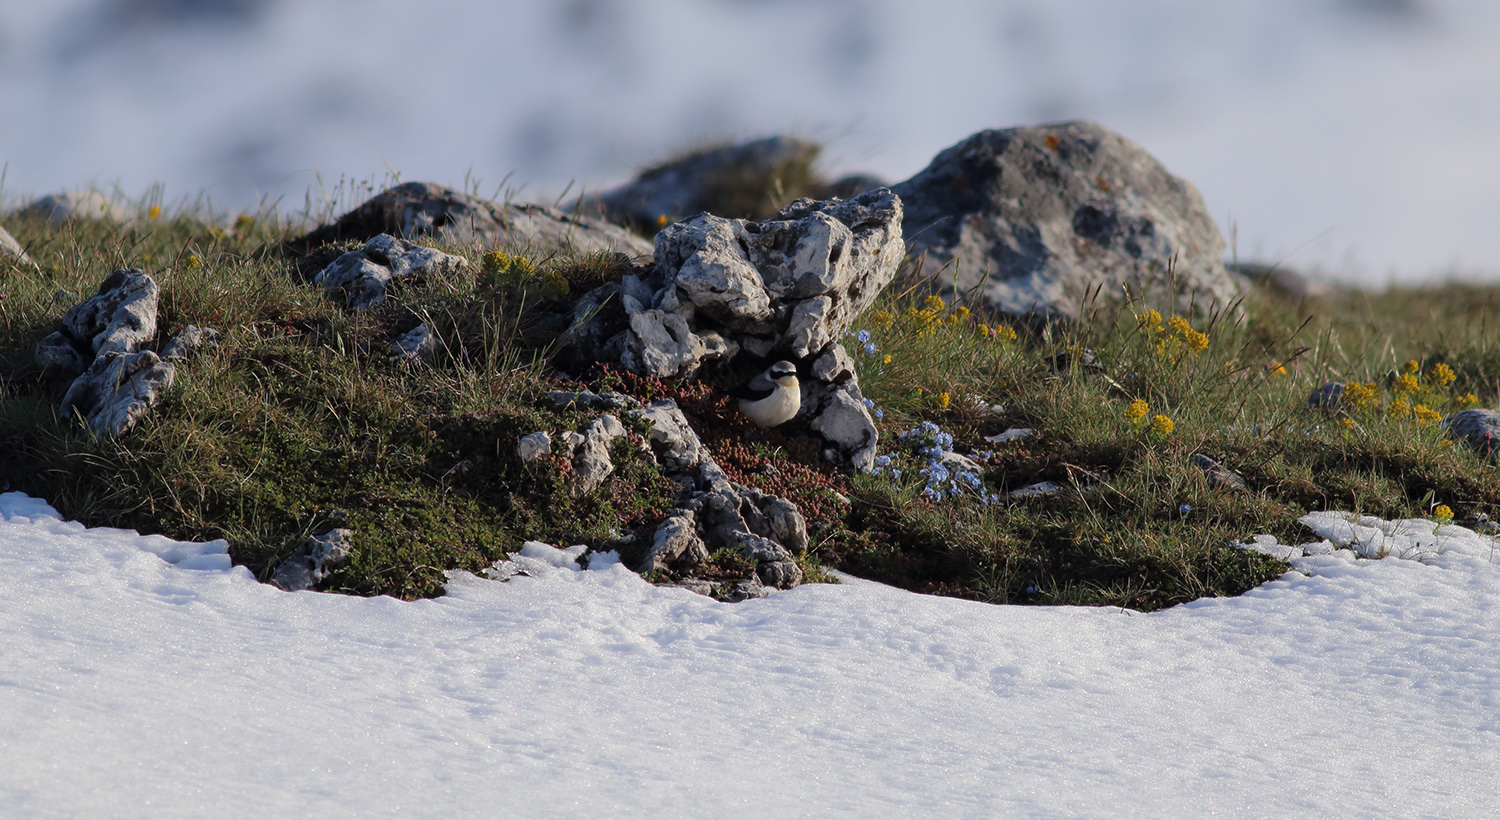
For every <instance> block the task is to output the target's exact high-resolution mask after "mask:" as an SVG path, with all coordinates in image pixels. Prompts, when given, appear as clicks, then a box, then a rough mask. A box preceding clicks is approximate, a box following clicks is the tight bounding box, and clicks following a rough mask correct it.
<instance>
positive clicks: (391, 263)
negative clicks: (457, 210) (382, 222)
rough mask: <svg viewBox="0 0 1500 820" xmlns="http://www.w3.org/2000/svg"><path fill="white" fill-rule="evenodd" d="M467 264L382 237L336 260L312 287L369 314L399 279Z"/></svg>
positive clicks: (401, 241)
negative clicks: (316, 286)
mask: <svg viewBox="0 0 1500 820" xmlns="http://www.w3.org/2000/svg"><path fill="white" fill-rule="evenodd" d="M468 264H469V262H468V260H467V259H464V258H463V257H462V256H454V255H452V254H447V253H443V252H442V251H439V250H434V249H432V248H424V247H421V246H420V245H413V244H412V243H410V242H407V241H405V240H402V239H397V238H396V237H394V236H391V235H390V234H380V235H378V236H375V237H373V238H372V239H370V241H368V242H366V243H365V246H364V247H363V248H361V249H359V250H357V251H350V252H348V253H346V254H344V255H342V256H340V257H339V258H338V259H335V260H334V261H333V264H331V265H329V266H328V267H326V268H324V269H323V270H322V271H320V272H319V273H318V275H317V276H315V277H313V284H316V285H320V286H322V288H323V289H324V290H327V291H328V292H329V293H343V294H344V298H345V299H346V300H347V302H348V304H349V307H351V308H354V309H355V310H367V309H369V308H372V307H375V306H377V305H379V304H380V303H382V302H384V301H385V291H386V288H387V286H389V285H390V283H391V282H392V281H394V280H396V279H401V278H403V277H407V276H413V275H416V274H440V273H447V272H449V271H455V270H459V269H460V268H463V267H466V266H467V265H468Z"/></svg>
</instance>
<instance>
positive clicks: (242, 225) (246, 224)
mask: <svg viewBox="0 0 1500 820" xmlns="http://www.w3.org/2000/svg"><path fill="white" fill-rule="evenodd" d="M253 227H255V220H254V219H252V218H251V217H250V215H249V214H240V215H239V217H238V218H237V219H235V220H234V229H235V230H237V231H239V232H241V233H244V232H245V231H248V230H250V229H251V228H253Z"/></svg>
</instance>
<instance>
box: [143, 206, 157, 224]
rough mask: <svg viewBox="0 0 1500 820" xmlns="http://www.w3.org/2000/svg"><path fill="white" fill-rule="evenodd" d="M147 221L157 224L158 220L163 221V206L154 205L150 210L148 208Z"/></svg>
mask: <svg viewBox="0 0 1500 820" xmlns="http://www.w3.org/2000/svg"><path fill="white" fill-rule="evenodd" d="M146 219H147V220H149V221H151V222H155V221H156V220H158V219H161V206H160V205H152V206H151V207H150V208H147V209H146Z"/></svg>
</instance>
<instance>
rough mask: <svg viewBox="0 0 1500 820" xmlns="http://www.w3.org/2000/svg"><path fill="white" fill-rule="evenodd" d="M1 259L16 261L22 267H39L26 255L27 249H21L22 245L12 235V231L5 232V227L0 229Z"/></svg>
mask: <svg viewBox="0 0 1500 820" xmlns="http://www.w3.org/2000/svg"><path fill="white" fill-rule="evenodd" d="M0 259H14V260H15V261H16V263H17V264H20V265H26V266H28V267H32V268H36V267H39V266H38V265H37V263H35V262H33V261H31V257H30V256H27V255H26V249H25V248H22V247H21V243H20V242H17V241H16V238H15V237H14V236H11V235H10V231H7V230H5V228H4V227H0Z"/></svg>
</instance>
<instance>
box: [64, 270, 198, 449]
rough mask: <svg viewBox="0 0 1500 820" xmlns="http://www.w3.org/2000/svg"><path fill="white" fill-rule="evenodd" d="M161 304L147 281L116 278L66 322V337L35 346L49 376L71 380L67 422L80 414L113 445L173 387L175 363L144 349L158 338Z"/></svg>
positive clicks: (137, 275) (130, 275) (121, 274)
mask: <svg viewBox="0 0 1500 820" xmlns="http://www.w3.org/2000/svg"><path fill="white" fill-rule="evenodd" d="M159 296H160V289H159V288H158V287H157V285H156V281H155V280H154V279H152V278H151V277H150V276H148V275H147V274H145V273H143V272H141V271H139V270H136V269H134V268H127V269H124V270H117V271H115V272H114V273H111V274H110V275H109V276H108V277H106V278H105V279H104V281H103V282H102V283H101V284H100V285H99V289H98V291H97V292H95V293H94V295H93V296H91V297H89V298H88V299H86V300H84V301H83V302H81V303H79V304H77V305H74V306H73V307H71V308H69V309H68V312H67V313H65V314H63V329H62V330H59V331H56V332H54V333H52V334H50V335H48V336H47V337H46V338H44V339H42V341H40V342H39V343H37V346H36V363H37V366H38V367H39V368H41V370H42V373H43V375H44V376H46V377H48V378H50V379H53V380H54V381H60V382H61V381H69V380H71V384H69V386H68V389H67V391H66V392H65V393H64V394H63V399H62V412H63V414H64V415H71V414H74V413H76V414H78V415H79V416H80V417H81V418H82V419H83V420H84V422H85V423H86V424H87V425H88V428H89V429H90V430H92V431H93V432H94V434H95V435H98V436H101V437H104V438H110V437H113V436H118V435H120V434H122V433H124V432H125V431H126V430H129V429H130V428H131V427H132V426H134V425H135V423H136V422H137V421H139V420H140V419H141V417H142V416H144V415H145V414H146V413H147V412H148V411H149V410H150V409H151V407H152V406H154V405H155V404H156V403H157V402H158V401H159V400H160V399H161V395H162V393H164V392H165V391H167V390H168V389H170V388H171V386H172V381H173V378H174V377H175V370H174V368H173V366H172V363H171V362H166V361H162V360H161V358H160V357H158V356H157V355H156V354H155V353H154V352H152V351H150V350H142V349H141V348H142V346H143V345H145V344H147V343H149V342H150V341H151V340H152V339H153V338H155V336H156V306H157V300H158V298H159Z"/></svg>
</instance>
